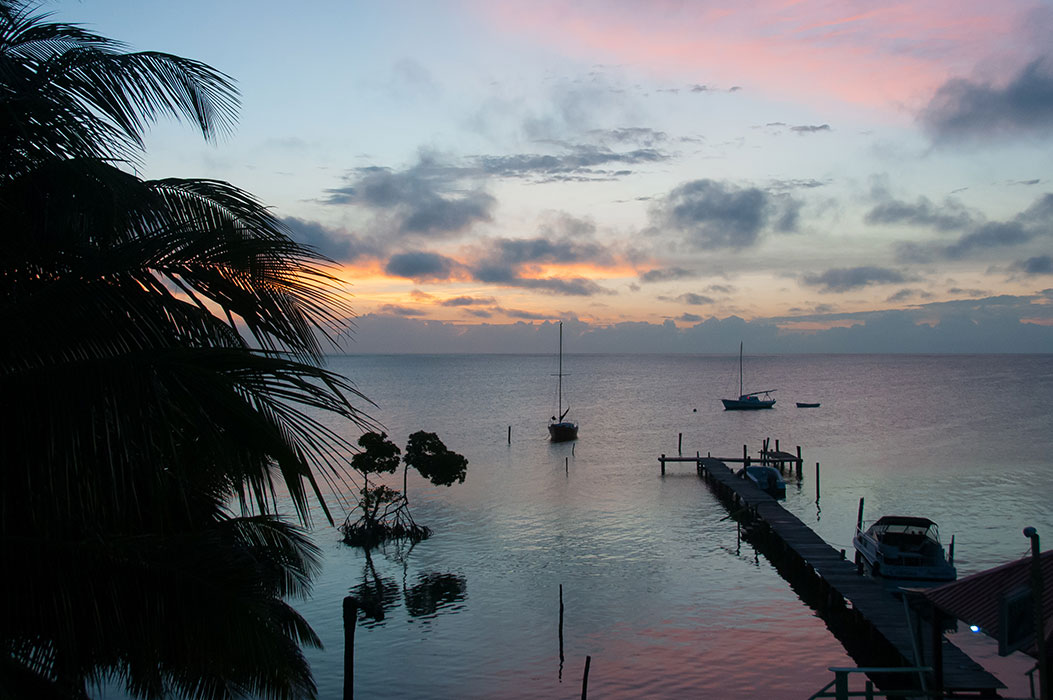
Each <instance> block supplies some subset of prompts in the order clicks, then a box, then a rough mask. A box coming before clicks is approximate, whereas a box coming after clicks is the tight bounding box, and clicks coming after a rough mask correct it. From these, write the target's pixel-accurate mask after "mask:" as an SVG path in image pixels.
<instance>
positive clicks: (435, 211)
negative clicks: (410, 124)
mask: <svg viewBox="0 0 1053 700" xmlns="http://www.w3.org/2000/svg"><path fill="white" fill-rule="evenodd" d="M471 176H472V173H471V172H470V171H467V170H465V169H463V168H457V167H452V166H448V165H444V164H442V163H440V162H439V161H438V159H437V158H436V157H434V156H429V155H422V156H421V158H420V161H419V162H418V163H417V164H416V165H414V166H412V167H411V168H409V169H407V170H403V171H400V172H399V171H394V170H391V169H389V168H379V167H368V168H359V169H357V170H355V171H354V172H353V174H352V175H351V176H349V177H348V183H347V185H346V186H344V187H342V188H337V189H332V190H329V191H328V197H326V199H325V200H324V202H325V203H326V204H334V205H353V206H360V207H364V208H366V209H368V210H370V211H372V212H374V213H375V214H377V215H382V216H383V218H384V220H385V221H390V222H391V227H392V228H393V229H394V231H393V232H394V233H396V234H399V235H419V236H433V237H449V236H452V235H456V234H460V233H463V232H465V231H467V230H468V229H470V228H471V227H472V226H473V225H474V224H477V223H481V222H489V221H491V219H492V216H491V212H492V210H493V208H494V206H495V205H496V203H497V200H496V199H494V197H493V196H492V195H490V194H489V193H487V192H485V191H484V190H482V189H479V188H474V189H473V188H471V187H467V186H466V181H467V179H468V178H469V177H471Z"/></svg>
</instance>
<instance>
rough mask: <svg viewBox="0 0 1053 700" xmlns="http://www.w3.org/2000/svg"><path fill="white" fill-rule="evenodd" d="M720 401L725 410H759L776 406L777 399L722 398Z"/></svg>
mask: <svg viewBox="0 0 1053 700" xmlns="http://www.w3.org/2000/svg"><path fill="white" fill-rule="evenodd" d="M720 402H721V403H723V404H724V410H725V411H757V410H760V409H762V408H772V407H774V406H775V399H765V400H763V401H762V400H761V399H758V398H756V397H749V398H743V399H721V400H720Z"/></svg>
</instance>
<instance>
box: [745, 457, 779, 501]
mask: <svg viewBox="0 0 1053 700" xmlns="http://www.w3.org/2000/svg"><path fill="white" fill-rule="evenodd" d="M745 473H746V478H747V479H749V480H750V481H752V482H753V483H754V484H755V485H756V486H757V488H759V489H760V490H761V491H764V492H765V493H766V494H768V495H769V496H771V497H772V498H786V482H785V481H784V480H783V478H782V475H781V474H779V470H778V469H776V468H775V467H769V466H767V465H752V466H748V467H745Z"/></svg>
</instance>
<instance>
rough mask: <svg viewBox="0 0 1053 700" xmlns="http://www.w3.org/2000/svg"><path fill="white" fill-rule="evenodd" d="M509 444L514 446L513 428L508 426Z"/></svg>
mask: <svg viewBox="0 0 1053 700" xmlns="http://www.w3.org/2000/svg"><path fill="white" fill-rule="evenodd" d="M508 444H509V445H511V444H512V426H508Z"/></svg>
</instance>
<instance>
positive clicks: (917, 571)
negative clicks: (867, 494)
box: [852, 505, 958, 584]
mask: <svg viewBox="0 0 1053 700" xmlns="http://www.w3.org/2000/svg"><path fill="white" fill-rule="evenodd" d="M860 510H862V505H860ZM852 545H853V546H854V547H855V549H856V563H857V564H862V563H865V564H866V565H867V567H868V568H869V569H870V572H871V574H872V575H873V576H880V577H882V578H884V579H894V580H897V581H904V582H908V581H909V582H911V583H913V584H918V583H922V584H924V583H926V582H932V583H941V582H945V581H954V580H955V579H956V578H958V572H957V570H955V568H954V544H953V542H952V544H951V554H950V557H949V558H948V557H947V556H946V555H945V553H944V550H943V545H942V544H940V531H939V528H938V527H937V526H936V523H934V522H932V521H931V520H929V519H928V518H921V517H916V516H904V515H886V516H883V517H881V518H878V519H877V520H875V521H874V522H873V523H870V524H868V525H867V527H866V529H864V527H863V523H862V521H861V520H860V521H858V522H857V524H856V534H855V537H853V538H852Z"/></svg>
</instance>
